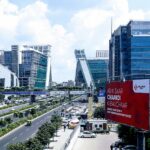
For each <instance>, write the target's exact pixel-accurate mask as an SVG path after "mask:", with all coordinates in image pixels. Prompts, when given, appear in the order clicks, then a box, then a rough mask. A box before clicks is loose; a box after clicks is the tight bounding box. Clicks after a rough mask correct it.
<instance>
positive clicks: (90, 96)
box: [88, 82, 94, 119]
mask: <svg viewBox="0 0 150 150" xmlns="http://www.w3.org/2000/svg"><path fill="white" fill-rule="evenodd" d="M93 92H94V91H93V85H92V82H91V83H90V87H89V88H88V119H91V118H92V117H93Z"/></svg>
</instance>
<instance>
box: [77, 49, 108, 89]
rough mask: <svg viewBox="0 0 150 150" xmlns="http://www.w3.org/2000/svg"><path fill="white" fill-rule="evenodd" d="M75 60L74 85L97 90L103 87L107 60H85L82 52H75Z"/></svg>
mask: <svg viewBox="0 0 150 150" xmlns="http://www.w3.org/2000/svg"><path fill="white" fill-rule="evenodd" d="M75 56H76V59H77V66H76V76H75V83H76V85H84V86H85V87H90V86H91V85H93V86H94V88H97V89H99V88H100V87H101V88H104V87H105V83H106V79H107V65H108V59H106V58H105V59H101V58H92V59H87V58H86V55H85V53H84V50H75Z"/></svg>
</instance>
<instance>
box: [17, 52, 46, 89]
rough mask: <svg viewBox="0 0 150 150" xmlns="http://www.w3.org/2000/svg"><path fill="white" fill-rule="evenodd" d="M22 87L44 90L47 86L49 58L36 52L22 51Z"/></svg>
mask: <svg viewBox="0 0 150 150" xmlns="http://www.w3.org/2000/svg"><path fill="white" fill-rule="evenodd" d="M19 68H20V69H19V75H20V77H19V80H20V85H21V86H29V88H35V89H43V88H45V84H46V70H47V56H45V55H44V54H42V53H40V52H37V51H34V50H26V51H22V64H20V66H19Z"/></svg>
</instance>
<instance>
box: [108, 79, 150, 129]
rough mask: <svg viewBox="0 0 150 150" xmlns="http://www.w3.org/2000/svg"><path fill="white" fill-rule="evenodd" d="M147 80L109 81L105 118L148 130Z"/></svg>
mask: <svg viewBox="0 0 150 150" xmlns="http://www.w3.org/2000/svg"><path fill="white" fill-rule="evenodd" d="M149 83H150V82H149V80H147V79H145V80H133V81H125V82H111V83H107V85H106V118H107V119H109V120H112V121H115V122H118V123H122V124H127V125H129V126H134V127H136V128H139V129H144V130H149V88H150V86H149Z"/></svg>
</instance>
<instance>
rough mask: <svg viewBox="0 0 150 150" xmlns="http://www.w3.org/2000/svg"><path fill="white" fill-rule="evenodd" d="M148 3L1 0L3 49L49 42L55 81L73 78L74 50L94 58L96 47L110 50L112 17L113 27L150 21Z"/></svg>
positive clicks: (120, 0)
mask: <svg viewBox="0 0 150 150" xmlns="http://www.w3.org/2000/svg"><path fill="white" fill-rule="evenodd" d="M145 3H146V4H147V5H145ZM148 4H150V2H149V1H148V0H146V1H145V2H144V3H143V2H142V1H140V0H138V1H136V4H135V1H133V0H131V1H129V0H128V1H127V0H108V1H104V0H101V1H99V0H94V1H92V0H86V1H82V2H81V1H80V0H76V1H75V0H72V1H69V0H62V1H61V2H60V1H58V0H57V1H54V0H51V1H48V0H26V1H25V2H24V1H20V0H1V1H0V18H1V24H0V39H1V42H0V49H6V50H10V46H11V45H13V44H50V45H52V49H51V52H52V76H53V81H56V82H62V81H67V80H70V79H72V80H74V78H75V65H76V60H75V57H74V49H85V51H86V54H87V56H93V57H94V56H95V52H96V50H101V49H108V48H109V39H110V34H111V28H110V27H111V25H110V24H111V17H112V20H113V30H115V29H116V28H117V27H118V26H120V25H126V24H127V22H128V21H129V20H150V11H149V10H148V6H149V5H148ZM60 74H61V76H60ZM66 75H67V77H66Z"/></svg>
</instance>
